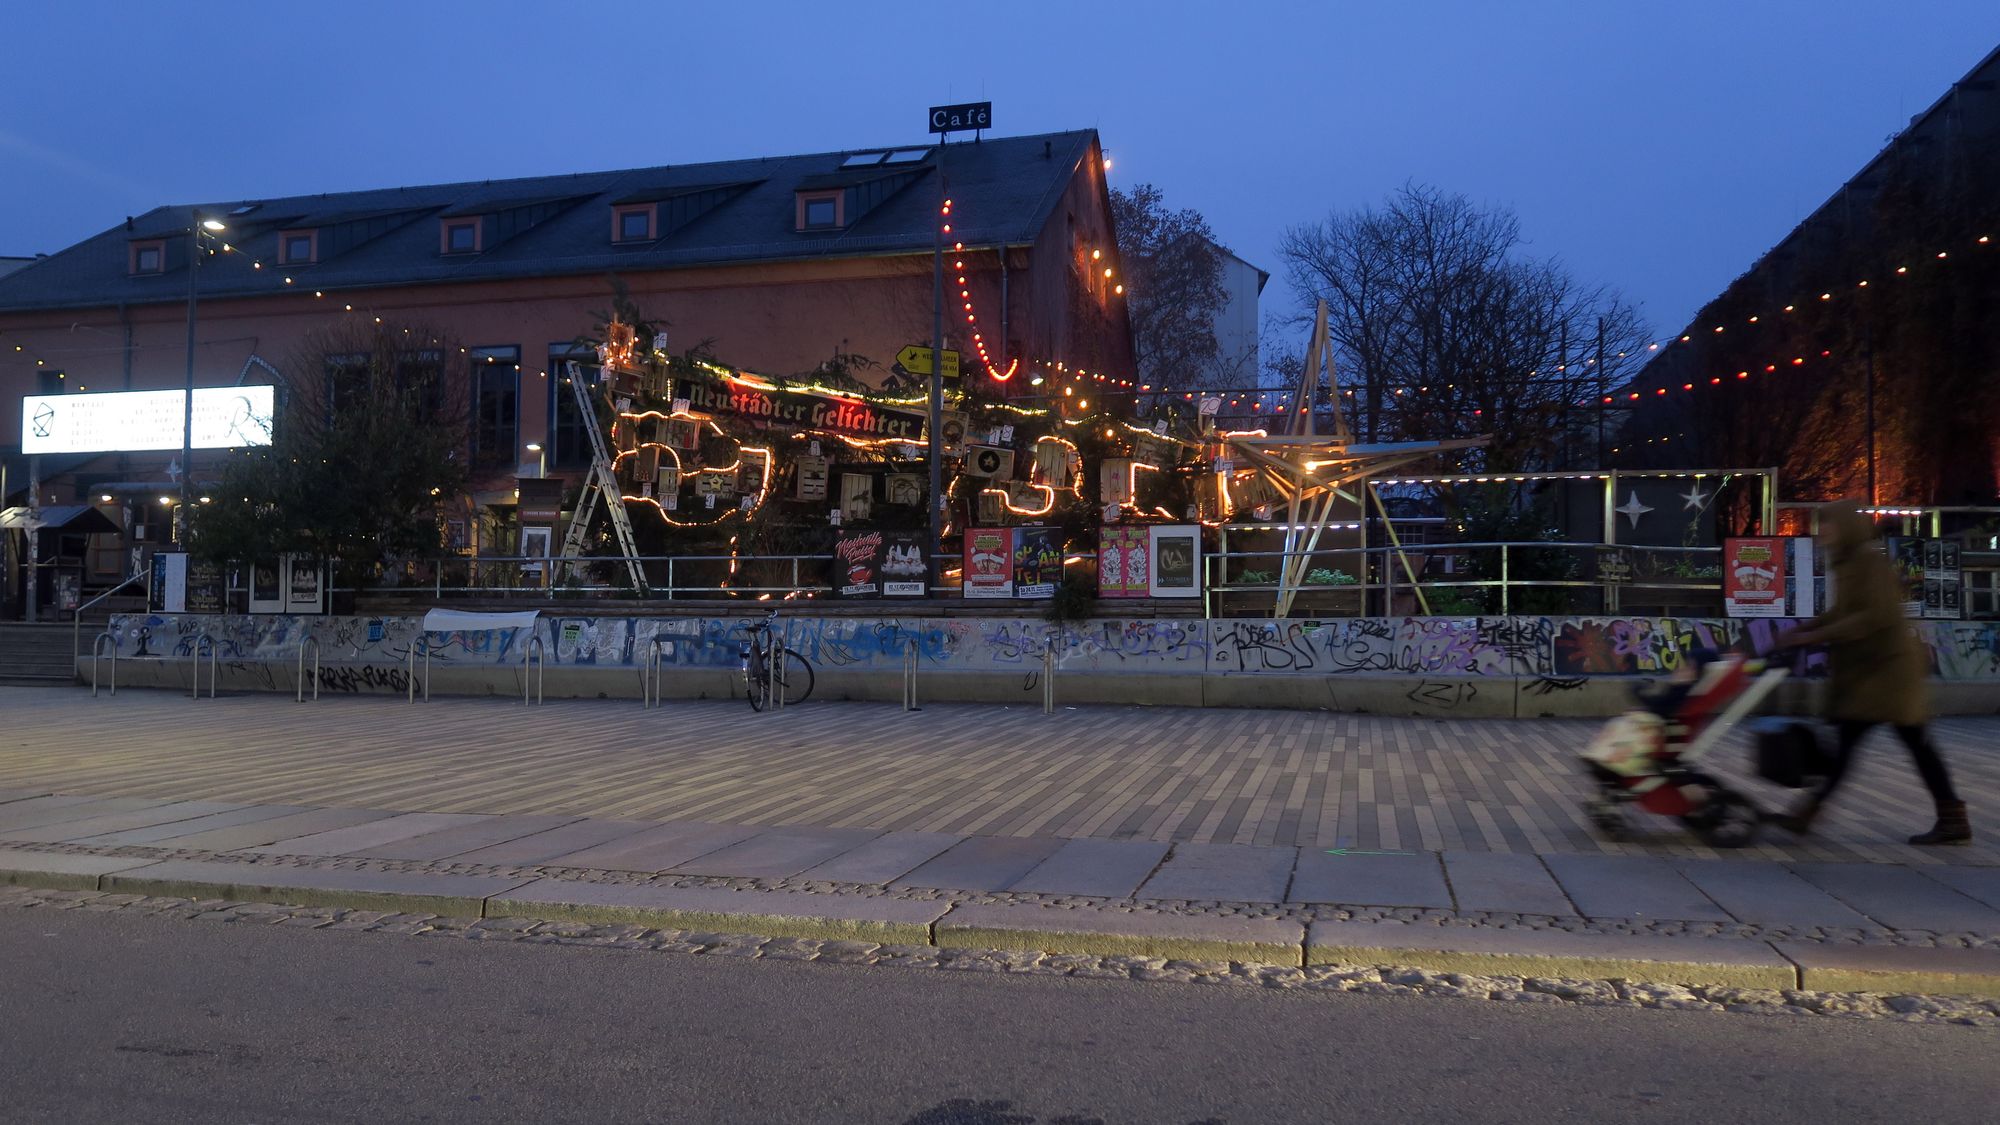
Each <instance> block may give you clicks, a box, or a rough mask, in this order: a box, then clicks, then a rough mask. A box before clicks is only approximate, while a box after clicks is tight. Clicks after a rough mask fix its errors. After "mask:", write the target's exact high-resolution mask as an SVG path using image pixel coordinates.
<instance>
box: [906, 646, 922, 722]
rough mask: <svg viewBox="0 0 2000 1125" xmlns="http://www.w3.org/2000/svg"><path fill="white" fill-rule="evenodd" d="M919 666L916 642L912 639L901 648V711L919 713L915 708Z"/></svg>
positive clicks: (920, 708) (918, 708) (917, 708)
mask: <svg viewBox="0 0 2000 1125" xmlns="http://www.w3.org/2000/svg"><path fill="white" fill-rule="evenodd" d="M920 664H921V661H920V660H919V658H918V656H917V642H916V640H915V639H914V638H912V639H911V640H910V642H909V643H908V644H906V645H904V646H903V710H905V711H921V710H923V708H922V707H919V706H917V668H918V666H919V665H920Z"/></svg>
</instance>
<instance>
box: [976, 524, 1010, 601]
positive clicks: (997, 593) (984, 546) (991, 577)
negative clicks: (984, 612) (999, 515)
mask: <svg viewBox="0 0 2000 1125" xmlns="http://www.w3.org/2000/svg"><path fill="white" fill-rule="evenodd" d="M965 596H966V597H968V598H1011V597H1013V596H1014V529H1013V528H1011V527H972V528H967V529H966V531H965Z"/></svg>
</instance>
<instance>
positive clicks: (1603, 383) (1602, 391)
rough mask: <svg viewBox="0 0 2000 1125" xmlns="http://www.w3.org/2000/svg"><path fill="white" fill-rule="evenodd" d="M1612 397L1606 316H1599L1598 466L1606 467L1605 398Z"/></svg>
mask: <svg viewBox="0 0 2000 1125" xmlns="http://www.w3.org/2000/svg"><path fill="white" fill-rule="evenodd" d="M1609 397H1610V382H1609V380H1607V379H1606V378H1605V376H1604V318H1603V317H1601V316H1600V317H1598V318H1597V467H1598V468H1600V469H1601V468H1603V467H1604V400H1605V399H1607V398H1609Z"/></svg>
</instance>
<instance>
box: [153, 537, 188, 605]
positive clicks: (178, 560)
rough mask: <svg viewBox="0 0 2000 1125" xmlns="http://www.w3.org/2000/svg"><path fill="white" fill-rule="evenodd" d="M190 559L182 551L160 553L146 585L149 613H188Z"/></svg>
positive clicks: (156, 557)
mask: <svg viewBox="0 0 2000 1125" xmlns="http://www.w3.org/2000/svg"><path fill="white" fill-rule="evenodd" d="M187 566H188V557H187V555H186V554H184V553H183V552H180V551H158V552H155V553H154V555H153V570H152V573H151V574H150V575H149V576H148V581H147V583H146V611H147V612H148V613H186V612H187Z"/></svg>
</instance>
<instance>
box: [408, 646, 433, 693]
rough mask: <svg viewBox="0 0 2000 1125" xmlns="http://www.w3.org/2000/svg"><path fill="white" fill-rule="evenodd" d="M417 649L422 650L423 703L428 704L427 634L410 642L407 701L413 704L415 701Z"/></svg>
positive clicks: (429, 666) (429, 667) (429, 677)
mask: <svg viewBox="0 0 2000 1125" xmlns="http://www.w3.org/2000/svg"><path fill="white" fill-rule="evenodd" d="M419 648H421V649H423V650H424V702H425V703H429V702H430V701H431V638H430V635H429V634H428V633H426V634H422V635H419V636H418V637H417V639H416V640H414V641H411V642H410V673H409V677H408V679H407V680H406V681H405V682H406V683H407V684H408V691H409V701H410V702H411V703H415V702H416V701H417V650H418V649H419Z"/></svg>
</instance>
